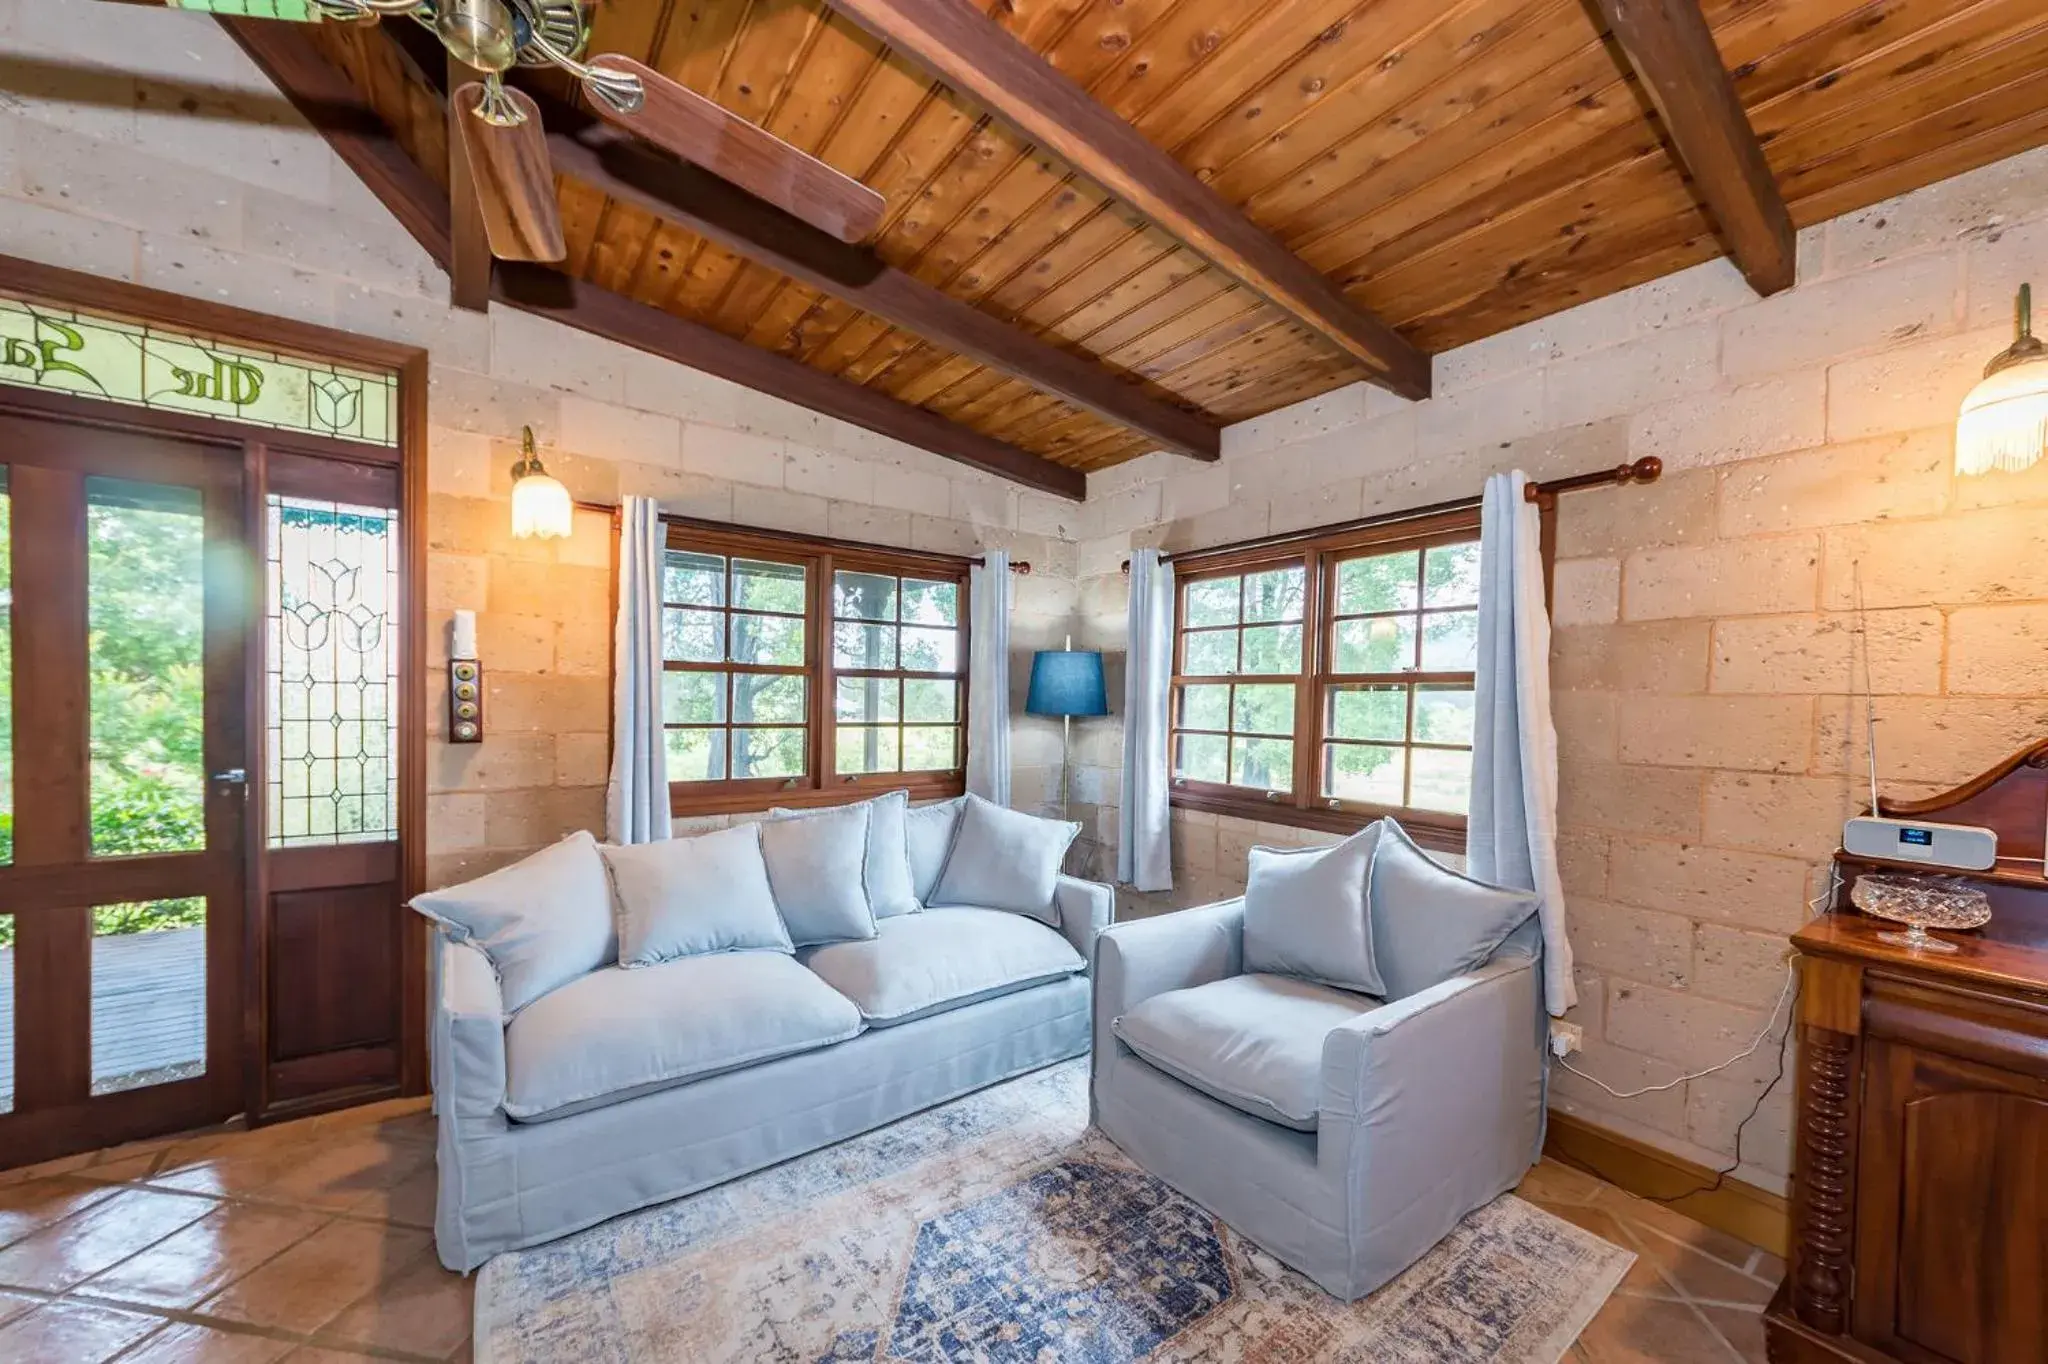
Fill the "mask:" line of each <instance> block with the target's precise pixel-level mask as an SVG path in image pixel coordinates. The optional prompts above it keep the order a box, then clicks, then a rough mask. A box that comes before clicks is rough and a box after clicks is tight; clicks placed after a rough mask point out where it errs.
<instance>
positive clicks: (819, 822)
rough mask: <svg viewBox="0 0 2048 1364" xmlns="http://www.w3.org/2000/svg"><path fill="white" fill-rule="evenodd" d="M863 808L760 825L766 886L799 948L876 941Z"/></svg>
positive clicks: (844, 807) (849, 807) (865, 809)
mask: <svg viewBox="0 0 2048 1364" xmlns="http://www.w3.org/2000/svg"><path fill="white" fill-rule="evenodd" d="M868 808H869V807H868V806H867V805H866V804H864V803H863V804H860V805H836V806H833V807H832V808H831V809H829V810H819V811H817V812H816V813H814V814H807V815H805V816H804V817H803V818H802V819H771V820H766V821H764V822H763V823H762V824H761V826H760V829H761V856H762V857H763V858H764V859H765V860H766V861H767V863H768V884H769V886H770V887H771V888H772V889H773V890H774V892H775V907H776V909H778V910H780V911H781V912H782V922H783V923H784V924H786V925H787V926H788V928H789V937H790V941H791V942H793V943H795V944H796V945H797V946H798V947H808V946H809V945H811V944H812V943H821V942H849V941H851V940H853V939H856V938H872V937H874V936H875V915H874V911H873V910H872V909H870V908H869V906H868V892H867V860H868Z"/></svg>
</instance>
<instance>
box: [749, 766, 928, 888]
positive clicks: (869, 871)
mask: <svg viewBox="0 0 2048 1364" xmlns="http://www.w3.org/2000/svg"><path fill="white" fill-rule="evenodd" d="M861 804H862V805H864V806H866V807H867V812H868V860H867V867H866V872H865V875H866V885H867V891H868V909H869V911H870V912H871V913H873V915H874V916H875V918H877V919H891V918H894V917H896V916H897V915H899V914H915V913H917V911H918V910H919V909H920V908H922V905H921V904H920V903H919V901H918V896H917V891H916V888H915V886H914V884H913V880H912V877H911V871H910V850H909V839H908V836H907V834H906V832H905V826H906V823H907V817H908V816H909V814H910V793H909V792H908V791H891V792H889V793H888V794H887V795H881V796H876V797H875V798H874V799H873V800H868V801H862V802H861ZM833 808H834V809H838V808H841V807H838V806H834V807H833ZM824 813H827V812H826V811H823V810H784V809H780V808H778V809H774V810H770V811H769V812H768V818H770V819H808V818H811V817H812V816H814V815H820V814H824Z"/></svg>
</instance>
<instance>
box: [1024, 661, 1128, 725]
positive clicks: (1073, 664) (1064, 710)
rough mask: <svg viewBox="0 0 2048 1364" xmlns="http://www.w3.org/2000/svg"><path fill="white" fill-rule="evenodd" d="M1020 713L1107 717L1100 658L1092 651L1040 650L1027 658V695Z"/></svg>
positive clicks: (1106, 702)
mask: <svg viewBox="0 0 2048 1364" xmlns="http://www.w3.org/2000/svg"><path fill="white" fill-rule="evenodd" d="M1024 709H1025V710H1026V711H1028V712H1030V713H1031V714H1033V715H1107V714H1109V697H1108V696H1107V695H1106V694H1105V693H1104V691H1103V687H1102V655H1101V654H1099V653H1097V652H1096V651H1095V650H1093V649H1040V650H1039V651H1038V652H1037V653H1035V654H1033V655H1032V656H1031V694H1030V695H1029V696H1028V697H1026V698H1025V700H1024Z"/></svg>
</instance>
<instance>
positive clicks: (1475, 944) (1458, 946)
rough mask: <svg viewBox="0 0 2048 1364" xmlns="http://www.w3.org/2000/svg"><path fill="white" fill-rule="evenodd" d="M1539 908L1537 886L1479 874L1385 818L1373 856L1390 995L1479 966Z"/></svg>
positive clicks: (1377, 940)
mask: <svg viewBox="0 0 2048 1364" xmlns="http://www.w3.org/2000/svg"><path fill="white" fill-rule="evenodd" d="M1535 912H1536V895H1535V893H1534V892H1533V891H1526V890H1510V889H1508V888H1506V887H1503V886H1490V885H1488V884H1486V882H1484V881H1475V880H1473V879H1472V878H1471V877H1469V876H1461V875H1459V874H1458V873H1457V872H1454V871H1452V870H1451V869H1450V868H1448V867H1446V866H1444V865H1443V864H1442V863H1440V862H1437V861H1436V860H1435V859H1433V858H1432V857H1430V856H1429V854H1428V853H1425V852H1424V851H1422V849H1420V848H1418V847H1416V846H1415V843H1414V840H1412V839H1410V838H1409V837H1408V833H1407V831H1406V830H1405V829H1403V828H1402V827H1401V826H1400V825H1399V824H1396V823H1395V822H1394V821H1393V820H1391V819H1387V820H1381V821H1380V840H1379V848H1378V850H1377V851H1376V852H1374V854H1373V859H1372V937H1373V959H1374V961H1375V962H1376V963H1377V964H1378V966H1379V970H1380V978H1381V982H1382V984H1384V986H1385V987H1386V996H1387V998H1388V999H1405V998H1406V997H1407V996H1409V995H1412V994H1414V993H1415V992H1416V991H1418V990H1427V989H1428V988H1429V987H1430V986H1432V985H1436V984H1438V983H1440V982H1442V981H1446V980H1450V979H1451V978H1452V977H1454V976H1461V975H1464V974H1465V973H1466V972H1468V971H1472V970H1476V969H1477V968H1478V967H1480V966H1482V965H1484V964H1485V962H1486V961H1487V959H1488V958H1490V957H1492V956H1493V954H1494V950H1495V949H1496V948H1498V947H1499V946H1500V945H1501V944H1502V943H1503V942H1505V941H1506V940H1507V937H1508V935H1509V934H1510V933H1513V932H1514V931H1515V930H1516V929H1517V928H1519V927H1520V926H1521V925H1522V924H1523V923H1524V922H1525V921H1526V920H1527V919H1528V918H1529V916H1530V915H1531V914H1534V913H1535Z"/></svg>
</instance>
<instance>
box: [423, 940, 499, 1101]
mask: <svg viewBox="0 0 2048 1364" xmlns="http://www.w3.org/2000/svg"><path fill="white" fill-rule="evenodd" d="M434 946H435V951H436V952H438V953H439V954H440V959H441V971H440V982H441V990H440V996H439V997H438V998H437V999H436V1000H435V1001H434V1094H435V1103H436V1105H437V1106H438V1108H439V1109H440V1111H441V1112H442V1113H444V1114H447V1115H449V1116H450V1117H453V1118H457V1119H461V1118H489V1117H492V1116H494V1115H496V1114H497V1112H498V1110H499V1109H501V1108H502V1107H503V1106H504V1103H505V1001H504V996H503V995H502V994H501V993H500V992H499V989H498V975H497V972H495V971H493V970H492V969H491V962H490V958H488V957H486V956H485V955H484V954H483V949H481V948H479V947H478V946H477V945H476V944H475V943H471V942H456V941H454V940H452V939H450V938H449V937H448V936H447V935H446V934H443V933H437V934H435V936H434Z"/></svg>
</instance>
